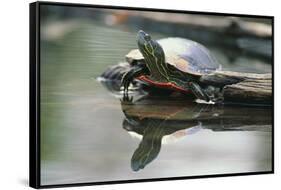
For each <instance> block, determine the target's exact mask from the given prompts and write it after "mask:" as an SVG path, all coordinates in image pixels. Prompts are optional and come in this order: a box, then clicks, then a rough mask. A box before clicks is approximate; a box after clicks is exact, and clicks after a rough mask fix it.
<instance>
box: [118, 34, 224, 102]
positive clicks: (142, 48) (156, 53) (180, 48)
mask: <svg viewBox="0 0 281 190" xmlns="http://www.w3.org/2000/svg"><path fill="white" fill-rule="evenodd" d="M137 45H138V49H133V50H131V51H130V52H129V53H128V54H127V55H126V60H127V62H128V63H129V64H130V65H131V68H130V70H129V71H127V72H126V73H125V74H124V75H123V77H122V79H121V86H123V87H124V94H127V93H128V88H129V85H130V83H131V82H132V81H133V80H134V79H139V80H141V81H143V82H145V83H147V84H149V85H152V86H156V87H160V88H166V89H172V90H175V91H180V92H183V93H189V94H190V92H192V93H193V94H194V95H195V96H196V97H197V98H198V99H201V100H205V101H207V102H209V101H213V102H219V101H222V94H221V91H222V89H221V88H220V87H214V86H210V85H209V86H207V85H206V84H203V83H201V82H200V77H201V76H203V75H205V74H210V73H212V72H214V71H216V70H220V68H221V66H220V64H219V63H218V61H217V60H216V58H215V57H214V56H213V55H212V54H211V53H210V51H209V50H208V49H207V48H206V47H204V46H203V45H201V44H200V43H197V42H195V41H192V40H189V39H184V38H179V37H169V38H163V39H160V40H153V39H152V38H151V36H150V35H149V34H147V33H146V32H144V31H142V30H140V31H139V32H138V34H137Z"/></svg>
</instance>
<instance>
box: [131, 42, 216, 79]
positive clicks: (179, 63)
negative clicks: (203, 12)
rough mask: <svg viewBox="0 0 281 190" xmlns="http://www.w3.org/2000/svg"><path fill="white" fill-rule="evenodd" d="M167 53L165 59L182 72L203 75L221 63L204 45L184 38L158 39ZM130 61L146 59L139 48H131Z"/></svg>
mask: <svg viewBox="0 0 281 190" xmlns="http://www.w3.org/2000/svg"><path fill="white" fill-rule="evenodd" d="M157 42H158V43H159V44H160V45H161V46H162V48H163V50H164V53H165V60H166V62H167V63H168V64H169V65H172V66H174V67H175V68H177V69H179V70H180V71H182V72H185V73H189V74H193V75H199V76H201V75H203V74H208V73H210V72H213V71H215V70H218V69H219V68H220V65H219V64H218V62H217V60H216V59H215V58H214V57H213V56H212V55H211V53H210V52H209V50H208V49H207V48H205V47H204V46H203V45H201V44H199V43H197V42H195V41H192V40H188V39H183V38H172V37H171V38H164V39H160V40H157ZM126 60H127V61H128V63H130V64H133V63H134V62H135V61H144V57H143V55H142V54H141V52H140V51H139V50H138V49H133V50H131V51H130V52H129V53H128V54H127V55H126Z"/></svg>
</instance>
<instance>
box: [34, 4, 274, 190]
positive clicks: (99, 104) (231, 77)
mask: <svg viewBox="0 0 281 190" xmlns="http://www.w3.org/2000/svg"><path fill="white" fill-rule="evenodd" d="M273 27H274V18H273V17H272V16H263V15H237V14H230V13H210V12H192V11H179V10H160V9H148V8H131V7H116V6H101V5H85V4H69V3H54V2H52V3H51V2H35V3H31V4H30V186H31V187H34V188H47V187H63V186H78V185H97V184H111V183H129V182H145V181H159V180H176V179H190V178H203V177H223V176H236V175H253V174H269V173H273V171H274V160H273V158H274V156H273V154H274V151H273V145H274V143H273V138H274V135H273V129H274V128H273V115H274V113H273V111H274V109H273V107H274V97H273V95H274V93H273V86H274V85H273V68H274V64H273V62H274V59H273V58H274V55H273V52H274V51H273V47H274V46H273V42H274V35H273V31H274V30H273Z"/></svg>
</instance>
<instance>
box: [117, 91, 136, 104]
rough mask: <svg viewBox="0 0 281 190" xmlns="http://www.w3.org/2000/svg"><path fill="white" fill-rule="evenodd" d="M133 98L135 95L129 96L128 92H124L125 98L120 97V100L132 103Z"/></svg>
mask: <svg viewBox="0 0 281 190" xmlns="http://www.w3.org/2000/svg"><path fill="white" fill-rule="evenodd" d="M133 99H134V98H133V96H129V94H128V93H124V95H123V98H122V99H120V101H121V102H124V103H132V102H133Z"/></svg>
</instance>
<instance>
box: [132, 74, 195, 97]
mask: <svg viewBox="0 0 281 190" xmlns="http://www.w3.org/2000/svg"><path fill="white" fill-rule="evenodd" d="M138 79H139V80H141V81H144V82H147V83H149V84H151V85H154V86H157V87H160V88H168V89H172V90H178V91H181V92H184V93H190V91H189V90H185V89H184V88H181V87H179V86H177V85H176V84H174V83H172V82H156V81H153V80H151V79H149V78H147V77H146V76H140V77H138Z"/></svg>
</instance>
